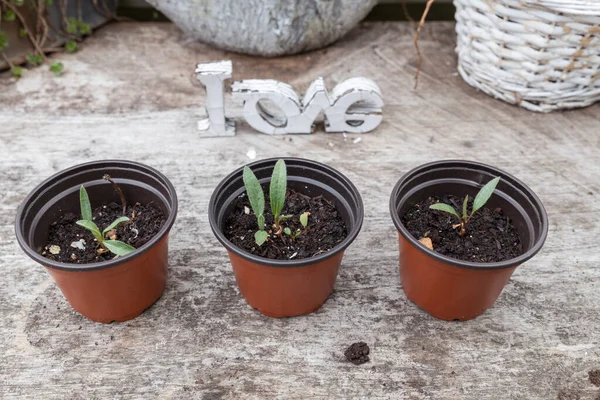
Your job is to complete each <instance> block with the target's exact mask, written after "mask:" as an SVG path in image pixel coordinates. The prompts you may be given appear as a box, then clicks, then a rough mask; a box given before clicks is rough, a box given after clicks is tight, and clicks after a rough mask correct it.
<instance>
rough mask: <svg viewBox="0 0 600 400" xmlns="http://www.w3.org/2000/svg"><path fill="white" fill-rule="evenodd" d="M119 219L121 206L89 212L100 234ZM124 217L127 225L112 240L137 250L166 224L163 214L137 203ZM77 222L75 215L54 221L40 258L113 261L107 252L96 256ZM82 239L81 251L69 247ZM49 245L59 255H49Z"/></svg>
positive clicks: (91, 239) (91, 237)
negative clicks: (56, 250) (54, 248)
mask: <svg viewBox="0 0 600 400" xmlns="http://www.w3.org/2000/svg"><path fill="white" fill-rule="evenodd" d="M122 216H123V206H122V205H121V204H117V203H114V202H112V203H110V204H107V205H105V206H100V207H96V208H95V209H94V210H93V211H92V219H93V221H94V223H95V224H96V225H97V226H98V228H100V231H102V230H103V229H104V228H106V227H107V226H108V225H110V224H111V223H112V222H113V221H114V220H115V219H117V218H118V217H122ZM125 216H126V217H129V222H122V223H120V224H119V225H118V226H117V228H116V232H115V234H116V237H115V239H116V240H120V241H122V242H125V243H127V244H129V245H131V246H133V247H135V248H136V249H138V248H140V247H141V246H143V245H144V244H146V243H148V242H149V241H150V239H152V238H153V237H154V236H155V235H156V234H157V233H158V231H160V228H161V227H162V226H163V224H164V223H165V221H166V218H165V216H164V215H163V213H162V212H161V211H160V210H159V209H158V208H155V207H153V206H152V205H151V204H150V205H147V206H144V205H141V204H139V203H136V204H135V205H133V206H127V212H126V213H125ZM80 219H81V216H80V215H78V214H74V213H67V214H65V215H63V216H61V217H60V218H59V219H58V220H57V221H55V222H53V223H52V224H51V225H50V230H49V233H48V242H47V245H46V246H45V247H44V249H43V250H42V255H43V256H44V257H46V258H48V259H50V260H54V261H58V262H63V263H71V264H87V263H93V262H102V261H107V260H110V259H112V258H114V257H115V255H114V254H112V253H110V252H106V253H103V254H100V255H98V254H97V253H96V250H97V249H98V248H99V247H100V246H99V245H98V242H97V241H96V240H95V239H94V235H92V233H91V232H90V231H88V230H87V229H85V228H83V227H81V226H79V225H77V224H76V223H75V222H76V221H78V220H80ZM81 239H83V240H84V241H85V245H84V246H85V248H84V249H80V248H76V247H73V246H72V244H73V243H74V242H79V241H80V240H81ZM50 246H59V247H60V252H59V253H58V254H52V253H51V252H50Z"/></svg>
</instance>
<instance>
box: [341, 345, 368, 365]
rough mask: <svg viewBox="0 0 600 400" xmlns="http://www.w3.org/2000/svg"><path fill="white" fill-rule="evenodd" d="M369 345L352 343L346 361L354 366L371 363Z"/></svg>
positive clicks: (346, 352) (346, 354)
mask: <svg viewBox="0 0 600 400" xmlns="http://www.w3.org/2000/svg"><path fill="white" fill-rule="evenodd" d="M369 351H370V350H369V345H367V344H366V343H365V342H357V343H352V344H351V345H350V347H348V348H347V349H346V351H345V352H344V355H345V356H346V359H347V360H348V361H350V362H351V363H352V364H354V365H360V364H364V363H366V362H368V361H369Z"/></svg>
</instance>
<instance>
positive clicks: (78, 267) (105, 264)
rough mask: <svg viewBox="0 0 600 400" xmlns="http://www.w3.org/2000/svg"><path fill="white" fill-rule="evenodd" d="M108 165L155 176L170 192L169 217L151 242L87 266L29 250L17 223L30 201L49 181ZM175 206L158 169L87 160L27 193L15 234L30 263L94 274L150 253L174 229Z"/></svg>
mask: <svg viewBox="0 0 600 400" xmlns="http://www.w3.org/2000/svg"><path fill="white" fill-rule="evenodd" d="M108 165H114V166H115V167H119V166H120V167H133V168H135V169H137V170H139V171H145V172H150V173H151V174H153V175H155V177H156V178H157V179H158V180H160V181H162V182H163V183H164V185H165V186H166V187H167V189H168V191H169V195H170V196H171V199H172V204H171V210H170V212H169V215H168V216H167V219H166V221H165V223H164V224H163V226H162V227H161V228H160V230H159V231H158V233H157V234H156V235H154V237H153V238H152V239H150V241H148V242H147V243H146V244H144V245H143V246H141V247H139V248H137V249H136V251H134V252H132V253H130V254H128V255H126V256H121V257H117V258H114V259H111V260H108V261H102V262H94V263H87V264H69V263H62V262H58V261H54V260H50V259H48V258H46V257H44V256H42V255H41V254H39V253H38V252H37V251H35V249H33V248H31V247H30V246H29V244H28V241H27V240H26V239H25V236H24V233H23V229H22V227H21V222H20V221H21V218H22V216H23V213H24V211H25V210H26V207H27V206H28V205H29V204H30V202H31V201H32V200H33V199H35V198H36V197H37V196H38V195H39V194H40V193H42V192H43V191H45V190H46V189H47V187H48V186H49V185H50V184H52V182H54V181H59V180H61V179H62V178H65V177H67V176H69V175H71V174H72V173H74V172H76V171H78V170H85V169H87V168H89V167H93V166H98V167H102V166H108ZM117 178H118V177H117ZM177 205H178V201H177V193H176V192H175V187H174V186H173V184H172V183H171V181H169V179H168V178H167V177H166V176H165V175H164V174H163V173H161V172H159V171H158V170H156V169H154V168H152V167H150V166H148V165H145V164H142V163H139V162H135V161H128V160H114V159H110V160H96V161H89V162H85V163H82V164H77V165H74V166H72V167H69V168H66V169H63V170H61V171H59V172H57V173H55V174H53V175H52V176H50V177H49V178H46V179H44V181H42V182H41V183H40V184H38V185H37V186H36V187H35V188H34V189H33V190H31V191H30V192H29V194H28V195H27V197H25V199H24V200H23V201H22V202H21V204H20V205H19V208H18V209H17V216H16V221H15V233H16V236H17V241H18V242H19V245H20V246H21V248H22V249H23V251H24V252H25V253H26V254H27V255H28V256H29V257H30V258H32V259H33V260H35V261H37V262H38V263H39V264H41V265H43V266H45V267H49V268H53V269H57V270H63V271H72V272H84V271H97V270H101V269H106V268H113V267H117V266H119V265H122V264H125V263H127V262H129V261H131V260H133V259H134V258H137V257H140V256H142V255H143V254H145V253H146V252H147V251H149V250H150V249H151V248H152V247H153V246H155V245H156V244H157V243H158V242H160V241H161V240H162V239H163V238H164V237H165V236H167V235H168V234H169V231H170V230H171V227H172V226H173V223H174V222H175V218H176V216H177Z"/></svg>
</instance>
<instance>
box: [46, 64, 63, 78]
mask: <svg viewBox="0 0 600 400" xmlns="http://www.w3.org/2000/svg"><path fill="white" fill-rule="evenodd" d="M64 67H65V66H64V65H63V63H61V62H53V63H52V64H51V65H50V71H52V73H53V74H54V75H56V76H61V75H62V72H63V68H64Z"/></svg>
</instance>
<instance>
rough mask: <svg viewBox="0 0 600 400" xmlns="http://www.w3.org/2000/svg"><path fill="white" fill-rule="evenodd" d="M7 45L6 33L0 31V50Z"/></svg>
mask: <svg viewBox="0 0 600 400" xmlns="http://www.w3.org/2000/svg"><path fill="white" fill-rule="evenodd" d="M7 47H8V35H7V34H6V32H4V31H0V51H2V50H4V49H5V48H7Z"/></svg>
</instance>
